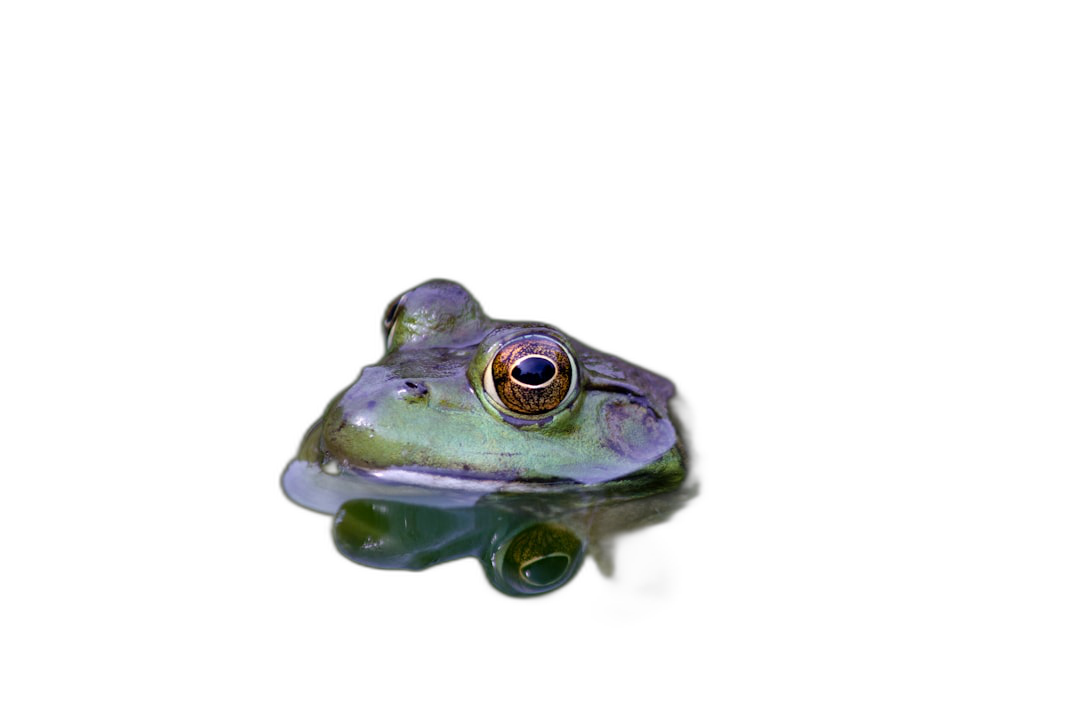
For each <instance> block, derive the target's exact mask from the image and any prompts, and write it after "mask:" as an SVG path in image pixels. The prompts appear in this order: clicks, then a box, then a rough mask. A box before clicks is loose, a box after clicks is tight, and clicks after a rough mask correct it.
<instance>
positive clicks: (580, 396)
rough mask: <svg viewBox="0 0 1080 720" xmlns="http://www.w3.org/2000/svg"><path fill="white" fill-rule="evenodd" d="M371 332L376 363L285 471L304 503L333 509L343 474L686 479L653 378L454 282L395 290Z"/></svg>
mask: <svg viewBox="0 0 1080 720" xmlns="http://www.w3.org/2000/svg"><path fill="white" fill-rule="evenodd" d="M382 330H383V338H384V342H385V352H384V354H383V355H382V357H381V358H380V359H379V360H378V361H377V362H375V363H374V364H371V365H368V366H366V367H364V368H362V370H361V372H360V375H359V377H358V378H357V379H356V380H355V381H354V382H353V383H352V384H351V385H349V386H348V387H346V388H345V389H344V390H342V391H341V392H340V393H338V395H336V396H335V397H334V398H333V399H332V400H331V401H330V403H329V405H328V406H327V407H326V410H325V412H324V414H323V415H322V417H321V418H320V419H319V420H317V421H316V422H315V423H314V425H312V426H311V428H310V429H309V431H308V433H307V434H306V435H305V437H304V440H303V441H302V443H301V447H300V451H299V453H298V455H297V458H296V460H295V461H294V462H293V463H292V464H290V466H289V468H287V470H286V473H285V477H284V478H283V483H284V485H285V491H286V493H287V494H288V495H289V496H290V497H292V499H294V500H296V501H297V502H299V503H300V504H301V505H306V506H308V507H310V508H312V509H316V510H321V511H323V512H327V513H331V514H332V513H334V512H336V510H337V507H338V506H340V504H341V503H342V502H343V501H347V500H348V499H349V498H350V495H349V490H348V482H347V478H348V477H349V476H350V475H353V476H356V475H362V476H364V477H366V478H375V479H377V480H379V481H381V482H384V483H389V484H394V485H401V486H421V487H429V488H450V489H453V488H456V489H463V490H469V491H476V492H488V491H493V490H496V489H499V490H504V489H507V488H511V489H512V488H518V489H525V490H543V489H545V488H552V487H565V486H567V485H572V486H584V487H595V486H600V485H604V484H607V483H613V482H617V481H625V480H627V479H630V478H639V479H640V478H653V479H655V478H664V479H666V480H668V481H671V480H674V481H676V482H677V481H678V480H679V479H681V478H682V477H683V476H685V472H686V450H685V445H684V443H683V440H682V438H681V433H680V432H679V430H678V426H677V421H676V420H675V418H674V416H673V415H672V413H671V410H670V407H669V405H670V401H671V400H672V398H673V396H674V394H675V386H674V384H673V383H672V382H671V381H670V380H668V379H667V378H665V377H663V376H661V375H659V374H656V373H654V372H652V371H649V370H646V369H644V368H642V367H639V366H637V365H634V364H632V363H630V362H627V361H625V360H623V359H621V358H619V357H616V356H614V355H611V354H608V353H605V352H601V351H599V350H596V349H594V348H592V347H590V346H588V345H586V344H585V343H583V342H580V341H579V340H577V339H575V338H573V337H571V336H570V335H568V334H566V333H564V332H563V331H562V330H560V329H558V328H557V327H555V326H553V325H550V324H546V323H542V322H528V321H507V320H498V319H493V318H490V317H488V316H487V314H486V313H485V312H484V311H483V309H482V308H481V306H480V304H479V303H478V301H477V300H476V299H475V298H474V297H473V296H472V294H471V293H470V292H469V291H468V290H466V289H465V287H463V286H462V285H460V284H458V283H457V282H454V281H451V280H444V279H435V280H429V281H427V282H424V283H422V284H420V285H418V286H416V287H414V288H412V289H410V290H407V291H405V292H403V293H401V294H400V295H399V296H397V297H396V298H395V299H394V300H393V301H392V302H390V304H389V305H388V307H387V309H386V312H385V313H384V315H383V319H382Z"/></svg>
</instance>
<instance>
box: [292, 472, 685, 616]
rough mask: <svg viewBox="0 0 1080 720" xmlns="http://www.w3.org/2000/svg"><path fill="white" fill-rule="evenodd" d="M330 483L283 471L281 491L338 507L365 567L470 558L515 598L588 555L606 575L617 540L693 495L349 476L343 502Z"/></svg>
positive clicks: (662, 484) (341, 529) (648, 484)
mask: <svg viewBox="0 0 1080 720" xmlns="http://www.w3.org/2000/svg"><path fill="white" fill-rule="evenodd" d="M293 469H297V468H293ZM325 479H326V476H325V475H318V474H315V473H312V472H306V473H301V472H296V473H293V475H292V477H290V474H289V473H286V478H285V483H284V485H285V491H286V493H288V494H289V496H290V497H291V498H292V499H293V500H295V501H297V502H299V503H300V504H302V505H306V506H308V507H312V509H317V510H322V511H324V512H327V511H328V510H329V506H330V505H331V504H333V503H335V502H337V501H338V500H341V502H340V505H339V507H338V509H337V512H336V514H335V515H334V521H333V538H334V543H335V544H336V545H337V548H338V550H339V551H340V552H341V554H342V555H344V556H345V557H347V558H349V559H350V560H352V561H354V562H357V563H360V564H362V565H367V566H369V567H376V568H389V569H406V570H422V569H424V568H427V567H431V566H432V565H436V564H439V563H443V562H447V561H450V560H456V559H458V558H463V557H468V556H472V557H475V558H477V559H478V560H479V561H480V564H481V566H482V567H483V568H484V572H485V573H486V574H487V577H488V580H489V581H490V582H491V584H492V585H493V586H494V587H495V588H496V589H498V590H500V591H501V592H503V593H506V594H507V595H513V596H529V595H537V594H540V593H545V592H550V591H552V590H555V589H557V588H559V587H562V586H563V585H565V584H566V583H567V582H569V581H570V580H571V579H572V578H573V577H574V575H575V574H576V573H577V571H578V570H579V569H580V568H581V566H582V563H583V562H584V560H585V557H586V556H587V555H592V556H593V557H594V558H595V559H596V561H597V563H598V565H599V566H600V569H601V571H602V572H604V573H605V574H610V573H611V569H612V563H611V554H610V543H611V539H612V538H613V537H614V536H615V535H617V534H619V533H621V532H625V531H629V530H632V529H635V528H639V527H643V526H646V525H651V524H654V523H658V522H662V521H664V520H666V519H667V518H669V517H670V516H671V515H672V514H673V513H674V512H675V511H677V510H678V509H679V508H680V507H681V506H682V505H683V504H684V503H685V502H686V501H687V500H688V499H689V498H690V497H691V496H692V495H693V489H692V488H691V487H689V486H688V485H687V484H686V483H684V482H682V477H675V478H673V477H671V476H666V477H641V476H638V477H632V478H626V479H623V480H620V481H616V482H613V483H606V484H604V485H600V486H593V487H582V486H572V485H571V486H565V487H562V486H560V487H550V486H548V487H544V488H541V489H537V488H533V489H531V490H522V489H520V488H514V489H503V490H499V491H496V492H491V493H487V494H482V493H478V492H475V491H468V490H463V489H435V488H429V487H416V486H413V487H408V486H400V485H395V484H387V483H383V482H380V481H379V479H378V478H376V477H368V476H364V475H358V474H350V475H349V477H347V478H345V477H340V476H339V477H338V478H335V483H336V486H337V487H338V488H340V487H342V486H343V484H344V483H346V482H347V484H348V487H349V490H350V492H349V493H348V494H349V497H348V498H345V497H343V496H342V495H340V494H336V495H334V496H326V495H323V494H321V493H325V492H326V491H327V490H328V487H327V483H326V482H325ZM315 484H319V485H322V487H315ZM317 498H318V499H319V500H320V501H317V500H316V499H317Z"/></svg>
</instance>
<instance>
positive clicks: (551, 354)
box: [484, 335, 576, 415]
mask: <svg viewBox="0 0 1080 720" xmlns="http://www.w3.org/2000/svg"><path fill="white" fill-rule="evenodd" d="M575 373H576V368H575V366H574V360H573V358H572V357H571V356H570V353H569V352H567V350H566V348H565V347H564V346H563V344H562V343H560V342H558V341H557V340H554V339H552V338H549V337H546V336H543V335H527V336H525V337H521V338H517V339H516V340H513V341H512V342H509V343H507V344H506V345H504V346H503V347H502V348H501V349H500V350H499V351H498V352H497V353H496V354H495V357H493V358H492V359H491V363H490V364H489V365H488V368H487V371H486V372H485V373H484V390H485V391H486V392H487V394H488V397H490V398H491V399H492V401H493V402H495V403H496V404H497V405H499V406H501V407H502V408H504V409H506V410H509V411H510V412H513V413H519V414H521V415H542V414H544V413H549V412H551V411H552V410H555V409H556V408H558V407H559V405H560V404H561V403H562V402H563V400H565V399H566V396H567V395H569V394H570V391H571V390H572V389H573V387H574V381H575Z"/></svg>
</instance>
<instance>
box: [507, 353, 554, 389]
mask: <svg viewBox="0 0 1080 720" xmlns="http://www.w3.org/2000/svg"><path fill="white" fill-rule="evenodd" d="M510 375H512V376H513V378H514V379H515V380H517V381H518V382H519V383H521V384H523V385H543V384H544V383H546V382H547V381H548V380H550V379H551V378H553V377H555V363H553V362H551V361H550V360H548V359H547V358H544V357H535V356H534V357H527V358H525V359H524V360H522V361H521V362H519V363H518V364H517V365H515V366H514V369H513V370H511V371H510Z"/></svg>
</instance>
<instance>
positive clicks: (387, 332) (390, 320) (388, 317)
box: [382, 293, 408, 347]
mask: <svg viewBox="0 0 1080 720" xmlns="http://www.w3.org/2000/svg"><path fill="white" fill-rule="evenodd" d="M407 295H408V293H404V294H402V295H399V296H398V298H397V299H396V300H394V301H393V302H392V303H390V304H389V305H388V306H387V307H386V314H384V315H383V321H382V326H383V338H384V339H385V340H386V345H387V347H389V346H390V338H392V337H393V336H394V323H396V322H397V318H398V315H399V314H400V311H401V308H402V306H403V305H404V304H405V298H406V296H407Z"/></svg>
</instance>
